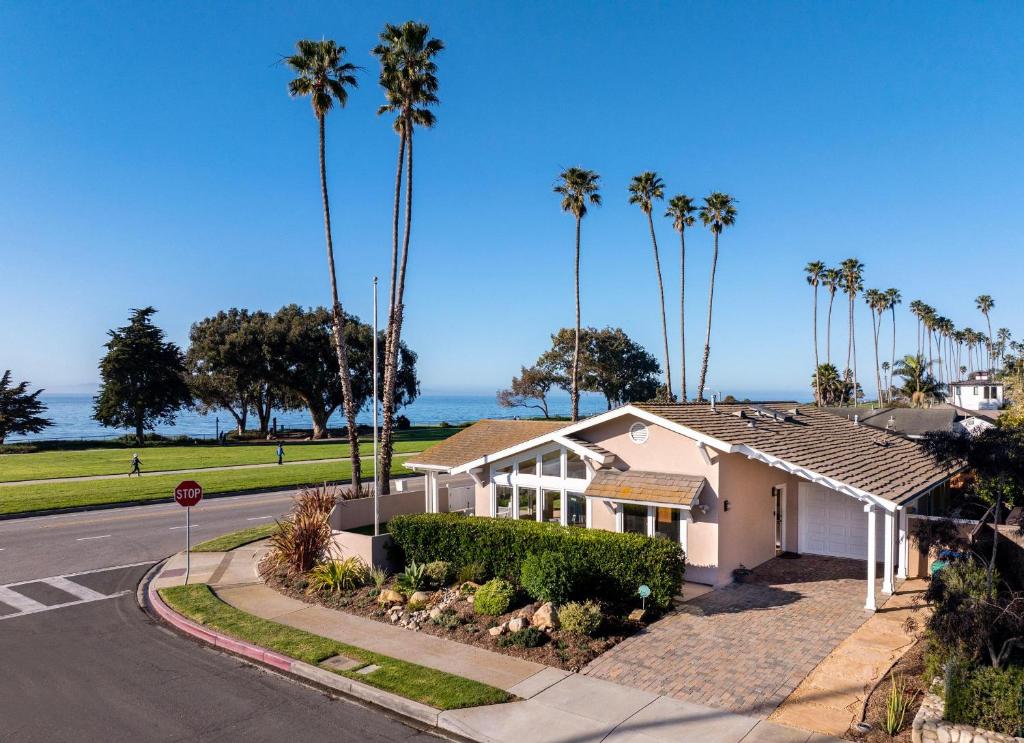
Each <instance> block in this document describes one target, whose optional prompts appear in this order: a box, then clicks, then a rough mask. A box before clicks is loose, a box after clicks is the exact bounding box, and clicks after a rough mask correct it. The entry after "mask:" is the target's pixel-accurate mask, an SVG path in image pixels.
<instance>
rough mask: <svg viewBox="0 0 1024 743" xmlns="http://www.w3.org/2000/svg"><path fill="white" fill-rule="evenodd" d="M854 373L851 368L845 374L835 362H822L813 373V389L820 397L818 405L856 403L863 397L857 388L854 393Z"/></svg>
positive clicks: (817, 399)
mask: <svg viewBox="0 0 1024 743" xmlns="http://www.w3.org/2000/svg"><path fill="white" fill-rule="evenodd" d="M852 376H853V375H852V374H851V372H850V370H849V369H847V370H846V372H845V373H844V374H843V375H840V374H839V370H838V369H836V367H835V366H834V365H833V364H821V365H819V366H818V370H817V372H816V373H814V374H812V375H811V389H812V390H813V391H814V393H815V394H816V395H818V397H817V398H816V400H815V401H816V402H817V404H818V405H825V406H835V405H854V404H856V398H859V397H862V396H863V393H862V392H861V390H860V388H859V387H858V388H857V394H856V395H854V386H853V380H852Z"/></svg>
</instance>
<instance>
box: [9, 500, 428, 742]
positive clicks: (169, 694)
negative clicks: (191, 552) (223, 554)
mask: <svg viewBox="0 0 1024 743" xmlns="http://www.w3.org/2000/svg"><path fill="white" fill-rule="evenodd" d="M290 501H291V494H290V493H274V494H264V495H253V496H239V497H233V498H219V499H213V500H208V501H205V502H203V503H202V504H201V505H200V506H198V507H197V508H196V509H194V510H193V514H192V517H193V524H194V527H195V528H194V529H193V540H194V541H200V540H203V539H209V538H211V537H215V536H218V535H220V534H223V533H226V532H228V531H233V530H235V529H241V528H245V527H247V526H253V525H255V524H261V523H266V522H267V521H268V520H269V519H271V518H274V517H276V516H280V515H282V514H283V513H285V512H286V511H287V510H288V508H289V504H290ZM183 526H184V514H183V509H181V508H180V507H179V506H177V505H176V504H173V503H172V504H161V505H155V506H137V507H131V508H119V509H112V510H106V511H93V512H87V513H78V514H64V515H59V516H43V517H34V518H26V519H18V520H13V521H3V522H0V658H2V659H3V666H4V668H5V669H6V671H7V672H6V673H5V674H4V678H3V680H2V681H0V741H4V742H5V743H6V741H19V743H21V742H23V741H75V742H76V743H78V742H80V741H81V742H86V741H104V743H106V742H108V741H115V740H117V741H120V740H130V741H140V742H142V741H235V740H241V741H245V742H246V743H253V742H254V741H281V740H299V741H305V740H339V741H370V742H375V741H423V742H424V743H426V742H427V741H432V740H437V738H435V737H433V736H431V735H428V734H426V733H422V732H420V731H418V730H416V729H414V728H412V727H409V726H407V725H405V724H404V723H402V722H400V721H398V720H396V719H394V718H393V717H391V716H389V715H387V714H385V713H384V712H381V711H379V710H373V709H369V708H365V707H362V706H359V705H357V704H355V703H352V702H348V701H345V700H342V699H334V698H331V697H329V696H327V695H325V694H322V693H320V692H317V691H315V690H313V689H310V688H308V687H306V686H303V685H301V684H299V683H297V682H295V681H292V680H290V679H287V678H283V677H281V676H278V675H276V674H274V673H271V672H269V671H265V670H263V669H260V668H256V667H254V666H251V665H248V664H246V663H243V662H242V661H240V660H238V659H237V658H234V657H232V656H229V655H226V654H223V653H220V652H218V651H215V650H212V649H210V648H208V647H205V646H202V645H200V644H198V643H196V642H194V641H192V640H190V639H188V638H185V637H183V636H181V635H178V634H175V633H173V632H171V631H170V630H168V629H166V628H165V627H164V626H163V625H160V624H159V623H156V622H155V621H154V620H152V619H151V618H150V617H149V616H148V615H147V614H145V613H144V612H143V611H142V610H141V609H139V607H138V605H137V604H136V600H135V588H136V585H137V584H138V582H139V580H140V579H141V577H142V576H143V575H144V574H145V572H146V571H147V569H148V567H149V565H151V564H153V563H154V562H156V561H157V560H158V559H161V558H163V557H165V556H167V555H168V554H171V553H173V552H176V551H178V550H180V549H182V548H183V547H184V529H183V528H182V527H183ZM114 566H127V567H114ZM12 584H13V585H12Z"/></svg>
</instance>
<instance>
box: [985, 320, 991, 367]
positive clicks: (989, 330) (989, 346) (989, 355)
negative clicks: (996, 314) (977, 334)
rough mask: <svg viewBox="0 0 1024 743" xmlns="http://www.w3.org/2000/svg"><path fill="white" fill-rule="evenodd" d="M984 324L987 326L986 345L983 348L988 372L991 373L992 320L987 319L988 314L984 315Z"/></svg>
mask: <svg viewBox="0 0 1024 743" xmlns="http://www.w3.org/2000/svg"><path fill="white" fill-rule="evenodd" d="M985 322H986V323H987V324H988V343H986V344H985V347H986V348H987V349H988V367H987V368H988V371H992V320H991V319H990V318H989V316H988V313H987V312H986V313H985Z"/></svg>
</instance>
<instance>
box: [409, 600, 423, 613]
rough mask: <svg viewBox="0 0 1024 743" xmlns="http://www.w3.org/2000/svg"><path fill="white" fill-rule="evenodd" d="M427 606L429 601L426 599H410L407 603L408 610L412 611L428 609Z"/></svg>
mask: <svg viewBox="0 0 1024 743" xmlns="http://www.w3.org/2000/svg"><path fill="white" fill-rule="evenodd" d="M426 608H427V602H426V601H410V602H409V603H408V604H406V605H405V609H406V611H410V612H413V611H420V610H421V609H426Z"/></svg>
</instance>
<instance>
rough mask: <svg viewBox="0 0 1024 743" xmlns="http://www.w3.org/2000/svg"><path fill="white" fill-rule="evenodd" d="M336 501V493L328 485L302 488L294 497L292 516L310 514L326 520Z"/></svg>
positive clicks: (335, 490)
mask: <svg viewBox="0 0 1024 743" xmlns="http://www.w3.org/2000/svg"><path fill="white" fill-rule="evenodd" d="M337 500H338V491H337V489H336V488H334V487H333V486H330V485H314V486H310V487H305V488H302V490H300V491H299V494H298V495H297V496H296V497H295V501H294V505H293V506H292V514H293V515H295V516H298V515H300V514H310V515H317V516H322V517H323V518H324V519H326V518H327V517H328V516H329V515H330V513H331V509H333V508H334V504H335V503H336V502H337Z"/></svg>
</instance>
